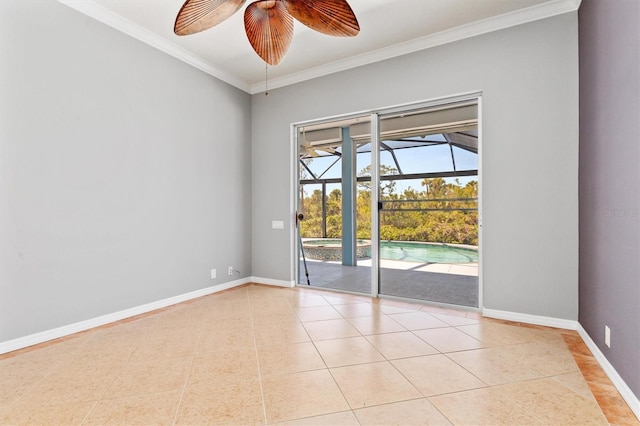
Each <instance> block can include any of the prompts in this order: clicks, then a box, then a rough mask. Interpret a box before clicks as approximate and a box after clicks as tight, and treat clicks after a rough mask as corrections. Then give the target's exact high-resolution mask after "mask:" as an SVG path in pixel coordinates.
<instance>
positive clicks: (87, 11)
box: [58, 0, 251, 92]
mask: <svg viewBox="0 0 640 426" xmlns="http://www.w3.org/2000/svg"><path fill="white" fill-rule="evenodd" d="M58 1H59V2H60V3H62V4H64V5H66V6H69V7H70V8H72V9H75V10H77V11H78V12H80V13H82V14H84V15H87V16H89V17H91V18H93V19H95V20H97V21H100V22H102V23H103V24H106V25H108V26H110V27H112V28H115V29H116V30H118V31H120V32H123V33H124V34H127V35H128V36H131V37H133V38H135V39H136V40H139V41H141V42H143V43H146V44H148V45H149V46H151V47H154V48H156V49H158V50H160V51H161V52H164V53H166V54H168V55H171V56H173V57H174V58H176V59H179V60H181V61H183V62H186V63H187V64H189V65H191V66H192V67H195V68H197V69H199V70H200V71H203V72H205V73H207V74H209V75H211V76H213V77H215V78H217V79H220V80H222V81H224V82H225V83H228V84H230V85H232V86H234V87H237V88H238V89H240V90H242V91H244V92H249V90H250V89H251V87H250V85H249V83H247V82H245V81H243V80H241V79H239V78H238V77H236V76H234V75H231V74H229V73H226V72H224V71H221V70H219V69H217V68H216V67H214V66H213V65H211V64H210V63H209V62H207V61H205V60H204V59H202V58H201V57H199V56H197V55H194V54H193V53H191V52H189V51H188V50H186V49H184V48H182V47H180V46H178V45H177V44H174V43H172V42H170V41H169V40H167V39H165V38H163V37H160V36H159V35H157V34H156V33H154V32H151V31H149V30H147V29H146V28H144V27H142V26H140V25H138V24H136V23H135V22H132V21H130V20H128V19H125V18H123V17H122V16H120V15H118V14H117V13H114V12H112V11H111V10H109V9H107V8H106V7H104V6H102V5H99V4H97V3H95V2H93V1H91V0H82V1H78V0H58Z"/></svg>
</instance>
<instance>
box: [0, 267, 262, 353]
mask: <svg viewBox="0 0 640 426" xmlns="http://www.w3.org/2000/svg"><path fill="white" fill-rule="evenodd" d="M250 282H251V280H250V279H249V278H243V279H239V280H235V281H230V282H227V283H224V284H220V285H216V286H213V287H207V288H203V289H200V290H196V291H192V292H189V293H185V294H180V295H178V296H173V297H169V298H167V299H162V300H158V301H156V302H151V303H147V304H145V305H140V306H135V307H133V308H129V309H125V310H122V311H118V312H114V313H111V314H107V315H102V316H99V317H96V318H92V319H88V320H85V321H80V322H76V323H73V324H69V325H65V326H62V327H58V328H54V329H51V330H46V331H41V332H39V333H35V334H31V335H28V336H24V337H19V338H17V339H13V340H8V341H5V342H0V354H4V353H7V352H12V351H16V350H18V349H23V348H26V347H29V346H33V345H37V344H39V343H44V342H47V341H49V340H54V339H59V338H61V337H65V336H69V335H72V334H74V333H79V332H81V331H85V330H89V329H91V328H95V327H100V326H102V325H106V324H110V323H113V322H116V321H120V320H123V319H126V318H131V317H134V316H136V315H141V314H146V313H147V312H151V311H155V310H157V309H161V308H165V307H167V306H171V305H175V304H177V303H181V302H186V301H187V300H192V299H197V298H199V297H203V296H208V295H210V294H213V293H217V292H220V291H223V290H228V289H231V288H234V287H238V286H241V285H243V284H248V283H250Z"/></svg>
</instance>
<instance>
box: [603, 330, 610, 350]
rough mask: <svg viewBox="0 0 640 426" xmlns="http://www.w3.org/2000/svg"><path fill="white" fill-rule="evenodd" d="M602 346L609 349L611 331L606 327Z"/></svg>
mask: <svg viewBox="0 0 640 426" xmlns="http://www.w3.org/2000/svg"><path fill="white" fill-rule="evenodd" d="M604 344H605V345H607V347H608V348H610V347H611V329H610V328H609V327H608V326H606V325H605V326H604Z"/></svg>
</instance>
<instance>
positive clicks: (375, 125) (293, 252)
mask: <svg viewBox="0 0 640 426" xmlns="http://www.w3.org/2000/svg"><path fill="white" fill-rule="evenodd" d="M469 101H476V102H477V109H478V117H477V119H478V246H479V247H480V250H479V252H478V255H479V259H478V308H477V310H478V311H482V309H483V307H484V297H483V293H484V291H483V290H484V285H483V269H484V268H483V258H484V256H483V255H482V247H483V243H482V239H483V232H482V226H483V221H482V218H483V215H482V211H483V203H482V199H483V197H482V192H483V191H482V187H483V178H482V173H483V167H482V151H483V136H482V135H483V132H482V128H483V127H482V122H483V118H482V115H483V110H482V92H481V91H473V92H468V93H463V94H458V95H453V96H445V97H440V98H434V99H430V100H424V101H419V102H412V103H406V104H401V105H396V106H391V107H385V108H376V109H372V110H367V111H360V112H356V113H351V114H343V115H336V116H331V117H325V118H322V119H317V120H309V121H301V122H296V123H292V124H291V127H290V129H291V133H290V134H291V141H290V143H291V145H290V146H291V153H292V155H291V158H292V161H291V170H290V172H291V180H290V182H291V190H290V206H291V217H292V218H293V221H292V227H291V229H292V232H291V234H290V256H289V258H290V260H291V274H292V276H293V277H294V280H293V286H296V285H298V277H299V273H300V271H299V268H300V266H299V263H300V262H299V253H300V246H299V238H298V234H297V233H298V228H297V226H296V220H295V216H296V214H297V208H298V202H299V200H298V195H299V187H300V174H299V169H298V168H299V159H300V157H299V156H300V152H299V149H300V148H299V141H298V137H297V135H298V133H299V132H298V129H299V128H300V127H305V126H311V125H319V124H325V123H330V122H333V121H340V120H349V119H355V118H358V117H365V116H368V117H369V118H370V126H371V189H372V190H371V243H372V253H371V256H372V259H371V262H372V263H371V292H370V295H371V296H373V297H379V271H380V260H379V247H380V244H379V242H380V223H379V211H378V202H379V190H378V189H379V186H380V170H379V169H380V118H381V117H382V118H384V117H385V116H389V115H393V114H400V113H403V112H407V113H409V112H411V111H414V110H417V109H428V108H435V107H439V106H446V105H450V104H456V103H461V102H469ZM374 188H376V190H374ZM451 306H453V305H451Z"/></svg>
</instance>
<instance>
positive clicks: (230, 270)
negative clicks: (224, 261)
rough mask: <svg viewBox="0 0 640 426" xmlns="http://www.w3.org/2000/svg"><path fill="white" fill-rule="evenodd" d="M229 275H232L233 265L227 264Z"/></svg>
mask: <svg viewBox="0 0 640 426" xmlns="http://www.w3.org/2000/svg"><path fill="white" fill-rule="evenodd" d="M229 275H233V266H229Z"/></svg>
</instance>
